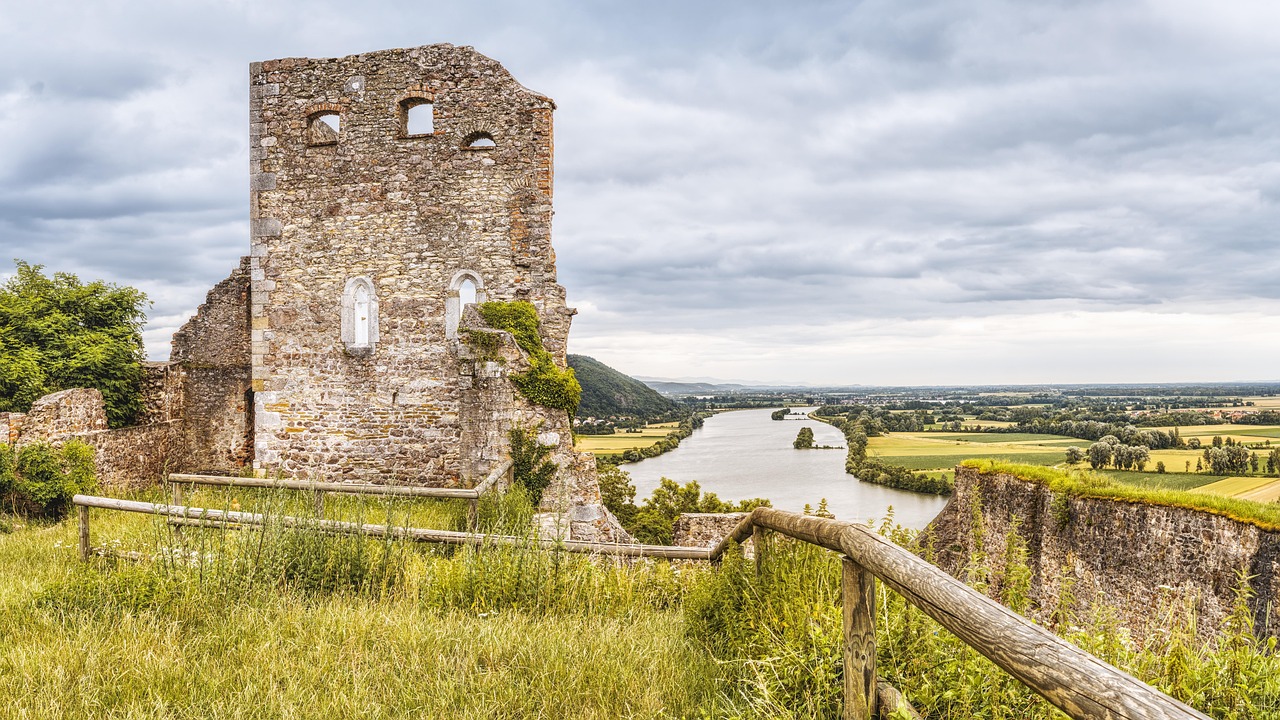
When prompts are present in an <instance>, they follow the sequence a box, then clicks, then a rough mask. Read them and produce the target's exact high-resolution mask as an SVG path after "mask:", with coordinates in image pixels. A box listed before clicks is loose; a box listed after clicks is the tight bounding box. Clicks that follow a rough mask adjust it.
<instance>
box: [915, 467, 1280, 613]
mask: <svg viewBox="0 0 1280 720" xmlns="http://www.w3.org/2000/svg"><path fill="white" fill-rule="evenodd" d="M1055 501H1056V503H1057V504H1056V505H1055ZM975 502H979V503H980V507H981V512H980V513H978V517H979V518H980V519H981V523H982V525H981V527H982V531H983V539H982V543H983V547H984V548H985V550H986V553H987V555H988V557H989V558H990V559H991V561H992V563H993V565H994V566H995V567H996V571H995V573H994V578H995V580H994V581H993V582H992V584H991V587H990V593H991V594H992V596H993V597H997V596H998V594H999V592H1000V589H1001V588H1000V583H999V581H998V578H999V576H1000V573H1001V571H1002V569H1003V565H1004V560H1003V549H1004V547H1005V541H1006V538H1007V537H1008V533H1009V531H1010V529H1011V527H1012V526H1013V518H1015V517H1016V518H1018V519H1019V522H1020V528H1019V531H1018V534H1019V535H1020V536H1021V537H1022V538H1023V539H1024V540H1025V542H1026V544H1027V550H1028V555H1029V564H1030V567H1031V571H1032V583H1031V586H1032V587H1031V589H1032V600H1033V603H1034V604H1035V605H1036V606H1037V608H1038V609H1037V610H1035V611H1034V612H1033V613H1032V615H1033V617H1035V618H1036V619H1037V620H1039V621H1041V622H1047V621H1048V618H1049V616H1050V614H1051V612H1052V610H1053V608H1054V607H1056V605H1057V603H1058V599H1059V596H1060V593H1061V592H1062V587H1063V582H1062V580H1063V577H1064V576H1065V577H1070V578H1071V579H1072V581H1073V582H1072V585H1071V593H1072V595H1073V596H1074V597H1075V598H1076V599H1077V603H1078V604H1077V609H1076V611H1077V612H1078V613H1088V612H1089V609H1090V608H1091V607H1092V606H1094V605H1096V604H1099V603H1102V604H1105V605H1106V606H1108V607H1110V608H1113V609H1115V610H1116V611H1118V612H1119V613H1120V616H1121V619H1122V622H1123V623H1124V624H1125V626H1127V627H1129V628H1130V630H1131V631H1132V632H1133V633H1134V636H1135V637H1138V638H1140V637H1141V628H1142V627H1143V626H1144V625H1146V624H1148V623H1149V622H1151V621H1152V620H1153V619H1158V618H1160V617H1161V615H1160V614H1159V613H1160V612H1161V611H1162V609H1164V608H1167V607H1168V606H1169V605H1170V603H1172V602H1175V601H1181V600H1182V599H1183V598H1188V597H1189V598H1194V602H1195V606H1196V610H1197V612H1198V615H1199V618H1198V628H1197V629H1198V631H1199V632H1200V634H1201V635H1202V636H1209V635H1211V634H1213V633H1215V632H1217V630H1218V628H1219V627H1220V626H1221V624H1222V621H1223V619H1224V618H1225V617H1226V615H1227V614H1228V613H1229V612H1230V610H1231V606H1232V603H1233V602H1234V597H1235V594H1234V593H1235V588H1236V584H1237V573H1238V571H1239V570H1240V569H1242V568H1243V569H1245V570H1246V571H1247V572H1248V573H1249V574H1250V575H1251V576H1254V577H1253V580H1252V581H1251V584H1252V586H1253V589H1254V591H1255V592H1256V593H1257V595H1256V596H1255V599H1254V601H1253V603H1252V608H1253V610H1254V617H1255V622H1256V625H1257V630H1258V632H1259V634H1268V635H1277V634H1280V613H1277V612H1276V611H1275V609H1276V600H1277V598H1280V533H1275V532H1269V531H1265V530H1261V529H1259V528H1258V527H1256V526H1254V525H1250V524H1248V523H1244V522H1239V521H1236V520H1232V519H1230V518H1226V517H1223V516H1221V515H1214V514H1211V513H1206V512H1201V511H1196V510H1188V509H1184V508H1173V507H1163V506H1156V505H1148V504H1143V503H1135V502H1124V501H1117V500H1104V499H1094V498H1076V497H1069V496H1067V497H1064V498H1058V497H1057V496H1055V494H1054V493H1053V492H1052V491H1050V490H1049V489H1048V488H1047V487H1045V486H1044V485H1041V484H1038V483H1033V482H1028V481H1025V480H1020V479H1018V478H1016V477H1013V476H1012V475H1008V474H1003V473H1002V474H994V475H984V474H981V473H979V472H978V471H977V470H975V469H973V468H965V467H960V468H957V470H956V492H955V494H954V495H953V496H952V498H951V500H950V502H948V503H947V506H946V507H945V508H944V509H943V511H942V513H941V514H939V515H938V517H937V518H936V519H935V520H934V521H933V523H932V524H930V525H929V527H928V528H927V529H926V531H925V532H924V533H923V534H922V536H921V541H920V542H921V544H922V546H925V545H928V544H932V550H933V553H934V558H935V561H936V562H937V563H938V565H939V566H941V567H942V568H943V569H944V570H946V571H947V572H949V573H951V574H952V575H954V576H955V577H959V578H963V577H964V574H965V568H964V565H965V563H966V561H967V559H968V558H969V556H970V554H971V553H972V552H973V551H974V549H975V536H974V532H973V530H974V527H975V525H974V506H975ZM1064 520H1065V522H1064Z"/></svg>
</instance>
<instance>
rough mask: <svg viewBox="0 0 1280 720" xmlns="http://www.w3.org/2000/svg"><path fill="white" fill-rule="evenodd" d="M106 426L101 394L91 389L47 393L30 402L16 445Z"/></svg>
mask: <svg viewBox="0 0 1280 720" xmlns="http://www.w3.org/2000/svg"><path fill="white" fill-rule="evenodd" d="M106 429H107V411H106V408H105V406H104V405H103V402H102V393H101V392H98V391H97V390H94V389H92V388H73V389H71V390H62V391H60V392H55V393H49V394H48V395H45V396H44V397H42V398H40V399H38V400H36V401H35V402H34V403H32V404H31V409H30V410H29V411H27V416H26V418H24V420H23V425H22V432H21V434H20V436H19V437H20V439H19V444H20V443H22V442H34V441H43V440H56V439H58V438H62V437H66V436H69V435H78V434H81V433H87V432H92V431H95V430H106Z"/></svg>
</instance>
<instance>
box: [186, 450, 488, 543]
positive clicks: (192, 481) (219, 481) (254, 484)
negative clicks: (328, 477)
mask: <svg viewBox="0 0 1280 720" xmlns="http://www.w3.org/2000/svg"><path fill="white" fill-rule="evenodd" d="M511 468H512V462H511V461H510V460H505V461H503V462H501V463H499V464H498V465H497V466H495V467H494V468H493V470H491V471H489V474H488V475H487V476H485V479H484V480H481V481H480V483H479V484H478V485H476V486H475V487H474V488H435V487H422V486H419V485H378V484H375V483H340V482H317V481H312V480H287V479H284V478H253V477H230V476H225V475H187V474H183V473H171V474H170V475H169V477H168V478H167V481H168V483H169V484H170V485H172V486H173V504H174V505H182V504H183V497H184V493H183V488H184V487H191V486H194V485H214V486H222V487H239V488H268V489H275V490H301V491H304V492H312V493H315V504H316V517H324V496H325V493H340V494H347V495H384V496H390V497H415V498H422V497H425V498H441V499H463V500H467V501H468V503H467V520H468V524H469V525H470V526H471V529H472V530H474V529H475V527H476V519H477V511H478V506H479V502H480V496H481V495H483V494H484V493H486V492H488V491H489V490H491V489H493V487H494V486H495V485H497V483H498V480H500V479H501V478H502V477H503V476H504V475H506V476H509V475H510V473H511ZM508 480H510V478H509V477H508Z"/></svg>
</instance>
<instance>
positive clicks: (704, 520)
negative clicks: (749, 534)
mask: <svg viewBox="0 0 1280 720" xmlns="http://www.w3.org/2000/svg"><path fill="white" fill-rule="evenodd" d="M746 516H747V513H744V512H734V513H684V514H683V515H681V516H679V517H677V518H676V522H675V525H674V527H673V528H672V530H673V539H672V543H673V544H675V545H678V546H680V547H700V548H708V549H709V548H713V547H715V546H716V545H719V544H720V541H721V540H724V539H725V538H726V537H729V533H731V532H733V529H734V528H736V527H738V523H740V522H742V519H743V518H744V517H746ZM742 551H743V554H744V555H746V556H747V557H748V558H754V557H755V556H756V549H755V544H754V543H753V542H752V541H751V540H750V539H748V540H747V541H746V542H744V543H743V544H742Z"/></svg>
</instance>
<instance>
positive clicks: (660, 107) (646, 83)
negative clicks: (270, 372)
mask: <svg viewBox="0 0 1280 720" xmlns="http://www.w3.org/2000/svg"><path fill="white" fill-rule="evenodd" d="M433 42H450V43H454V44H457V45H472V46H474V47H476V48H477V49H478V50H479V51H481V52H483V53H485V54H486V55H489V56H490V57H492V58H494V59H496V60H498V61H499V62H502V63H503V64H504V65H505V66H506V67H507V68H508V69H509V70H510V71H511V72H512V73H513V74H514V75H515V77H516V79H518V80H519V81H521V82H522V83H523V84H525V85H527V86H528V87H530V88H533V89H535V90H537V91H539V92H542V93H545V94H547V95H549V96H551V97H552V98H554V99H555V100H556V103H557V105H558V110H557V111H556V138H555V144H556V218H555V225H554V228H553V240H554V243H555V246H556V251H557V258H558V263H559V268H560V281H561V283H562V284H564V285H565V286H566V288H567V289H568V292H569V302H570V304H571V305H573V306H576V307H577V308H578V309H579V311H580V312H579V315H578V317H577V318H576V319H575V323H574V329H573V332H572V334H571V337H570V350H571V351H572V352H578V353H583V354H588V355H593V356H595V357H597V358H598V359H600V360H602V361H604V362H606V363H609V364H610V365H613V366H615V367H617V368H619V369H621V370H623V371H624V372H628V373H630V374H635V375H644V376H659V377H670V378H678V377H714V378H722V379H742V380H753V381H770V382H802V383H842V384H845V383H863V384H943V383H1013V382H1017V383H1034V382H1103V381H1123V382H1142V381H1145V382H1167V381H1215V380H1280V252H1277V249H1278V243H1277V227H1278V225H1277V220H1280V89H1278V88H1280V3H1275V2H1264V1H1262V0H1259V1H1257V2H1248V1H1245V0H1214V1H1212V2H1210V1H1209V0H1199V1H1189V0H1161V1H1160V2H1126V1H1125V0H1103V1H1098V2H1092V1H1090V0H1077V1H1063V2H1056V3H1055V2H1036V3H1027V2H998V1H995V0H968V1H966V2H954V0H934V1H930V0H883V1H876V2H849V1H846V2H792V3H772V2H770V3H766V2H756V1H754V0H735V1H734V2H724V3H712V2H703V3H699V2H691V1H690V0H684V1H682V2H654V1H652V0H650V1H649V2H643V3H641V2H634V0H631V1H628V2H602V1H598V0H591V1H587V0H580V1H578V2H568V1H567V0H551V1H543V0H540V1H539V2H517V1H512V2H488V3H475V2H469V3H461V2H460V3H449V4H444V3H433V2H422V1H417V2H412V3H403V4H401V3H390V2H347V3H340V4H331V3H326V2H317V1H315V0H310V1H308V2H270V1H268V0H255V1H254V2H244V1H241V0H216V1H214V0H210V1H207V2H175V1H174V0H163V1H161V0H157V1H155V2H146V1H143V0H138V1H133V0H116V1H110V2H108V1H98V0H89V1H87V2H86V0H76V1H75V2H68V1H65V0H44V1H43V2H40V3H35V2H29V3H21V4H19V3H17V2H16V0H9V1H7V2H5V3H4V5H3V6H0V244H2V246H3V248H4V250H5V252H6V255H5V258H9V257H15V258H22V259H24V260H27V261H30V262H35V263H42V264H44V265H46V266H47V267H48V268H49V269H51V270H67V271H72V272H76V273H78V274H80V275H81V276H82V277H83V278H103V279H107V280H110V281H113V282H118V283H127V284H130V285H134V286H137V287H139V288H141V289H143V290H144V291H145V292H146V293H147V294H148V295H149V296H150V298H151V299H152V301H153V303H154V304H153V306H152V308H151V312H150V322H149V325H148V328H147V331H146V334H145V338H146V341H147V347H148V353H149V355H150V356H151V357H152V358H154V359H163V358H165V357H166V356H167V354H168V343H169V339H170V336H171V335H172V333H173V331H174V330H175V329H177V327H178V326H179V325H181V324H182V322H183V321H184V320H185V319H186V317H187V316H189V315H190V314H191V313H192V312H193V311H194V310H195V307H196V306H197V305H198V304H199V303H200V302H201V301H202V300H203V298H204V294H205V292H206V291H207V290H208V289H209V288H210V287H211V286H212V285H213V284H214V283H215V282H217V281H218V280H220V279H222V278H223V277H225V276H226V275H227V274H228V273H229V272H230V271H231V269H232V268H233V267H234V266H235V264H236V262H237V258H238V257H239V256H240V255H243V254H246V253H247V252H248V220H247V217H248V174H247V173H248V148H247V131H248V127H247V115H248V109H247V108H248V101H247V93H248V90H247V75H248V71H247V66H248V63H249V62H251V61H254V60H265V59H271V58H277V57H291V56H309V57H336V56H341V55H349V54H354V53H358V52H363V51H369V50H379V49H384V48H391V47H407V46H415V45H424V44H428V43H433ZM6 263H7V261H6ZM11 270H12V266H10V265H7V264H4V265H0V273H8V272H11Z"/></svg>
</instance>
